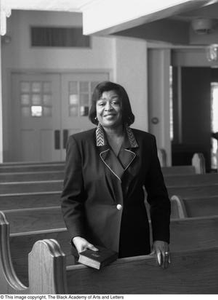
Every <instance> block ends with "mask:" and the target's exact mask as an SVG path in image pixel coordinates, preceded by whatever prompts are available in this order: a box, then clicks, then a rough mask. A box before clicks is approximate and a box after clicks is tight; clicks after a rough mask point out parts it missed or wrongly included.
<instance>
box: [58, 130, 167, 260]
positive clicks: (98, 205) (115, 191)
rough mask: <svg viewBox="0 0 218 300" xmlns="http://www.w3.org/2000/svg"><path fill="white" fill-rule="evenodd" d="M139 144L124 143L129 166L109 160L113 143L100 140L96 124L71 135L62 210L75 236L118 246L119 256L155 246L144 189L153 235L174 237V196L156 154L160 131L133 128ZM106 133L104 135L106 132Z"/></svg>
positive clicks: (116, 249)
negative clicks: (171, 228) (155, 133)
mask: <svg viewBox="0 0 218 300" xmlns="http://www.w3.org/2000/svg"><path fill="white" fill-rule="evenodd" d="M130 133H131V134H132V135H130V136H129V138H130V139H131V138H132V139H133V140H135V144H134V143H131V146H130V147H129V148H127V149H125V153H124V156H125V160H126V162H125V170H124V172H123V173H122V174H121V173H119V167H116V165H114V163H113V162H111V160H110V153H111V151H110V147H109V145H108V144H107V143H104V142H103V143H101V137H100V143H98V142H99V141H98V142H97V141H96V140H97V139H98V138H97V139H96V129H91V130H88V131H85V132H82V133H78V134H75V135H72V136H70V137H69V140H68V145H67V155H66V168H65V179H64V187H63V192H62V196H61V200H62V212H63V217H64V220H65V223H66V226H67V228H68V230H69V232H70V235H71V237H72V238H73V237H75V236H81V237H84V238H86V239H87V240H88V241H89V242H91V243H93V244H94V245H102V246H105V247H108V248H110V249H112V250H114V251H118V252H119V254H120V257H124V256H134V255H142V254H148V253H149V252H150V236H149V231H150V230H149V222H148V217H147V212H146V208H145V204H144V201H145V194H144V190H143V186H144V187H145V189H146V192H147V201H148V202H149V204H150V215H151V222H152V235H153V240H162V241H166V242H169V238H170V237H169V236H170V233H169V223H170V201H169V197H168V194H167V190H166V187H165V184H164V180H163V175H162V172H161V167H160V164H159V160H158V157H157V147H156V141H155V137H154V136H153V135H151V134H149V133H147V132H143V131H140V130H136V129H130ZM102 138H104V137H102Z"/></svg>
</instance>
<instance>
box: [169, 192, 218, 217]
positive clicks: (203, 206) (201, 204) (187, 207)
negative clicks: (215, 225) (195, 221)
mask: <svg viewBox="0 0 218 300" xmlns="http://www.w3.org/2000/svg"><path fill="white" fill-rule="evenodd" d="M174 202H176V203H177V205H178V206H179V207H178V206H177V207H175V208H174V211H176V209H178V210H179V209H181V210H182V212H183V217H185V218H193V217H203V216H215V215H218V196H211V197H197V198H182V197H179V196H176V195H174V196H173V197H171V203H174ZM179 203H180V205H179ZM177 213H178V214H179V212H177ZM174 214H176V213H175V212H174ZM180 216H181V217H182V214H180Z"/></svg>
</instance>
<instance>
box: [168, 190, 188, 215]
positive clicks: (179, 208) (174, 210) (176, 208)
mask: <svg viewBox="0 0 218 300" xmlns="http://www.w3.org/2000/svg"><path fill="white" fill-rule="evenodd" d="M170 202H171V218H173V219H176V217H178V218H179V219H184V218H187V217H188V214H187V211H186V208H185V205H184V202H183V199H182V197H181V196H178V195H173V196H171V198H170Z"/></svg>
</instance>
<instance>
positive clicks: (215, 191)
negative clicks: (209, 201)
mask: <svg viewBox="0 0 218 300" xmlns="http://www.w3.org/2000/svg"><path fill="white" fill-rule="evenodd" d="M167 190H168V194H169V196H170V197H172V196H174V195H178V196H181V197H183V198H196V197H211V196H218V184H212V185H199V186H182V187H168V188H167Z"/></svg>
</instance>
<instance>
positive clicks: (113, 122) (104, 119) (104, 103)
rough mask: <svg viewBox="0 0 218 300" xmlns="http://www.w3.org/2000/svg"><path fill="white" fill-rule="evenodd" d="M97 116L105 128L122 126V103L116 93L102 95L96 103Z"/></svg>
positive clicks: (110, 92)
mask: <svg viewBox="0 0 218 300" xmlns="http://www.w3.org/2000/svg"><path fill="white" fill-rule="evenodd" d="M96 116H97V119H98V121H99V123H100V124H101V125H102V126H103V127H105V128H116V127H118V126H120V125H121V124H122V103H121V101H120V99H119V96H118V95H117V93H116V92H115V91H108V92H103V93H102V95H101V98H100V99H99V100H97V102H96Z"/></svg>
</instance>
